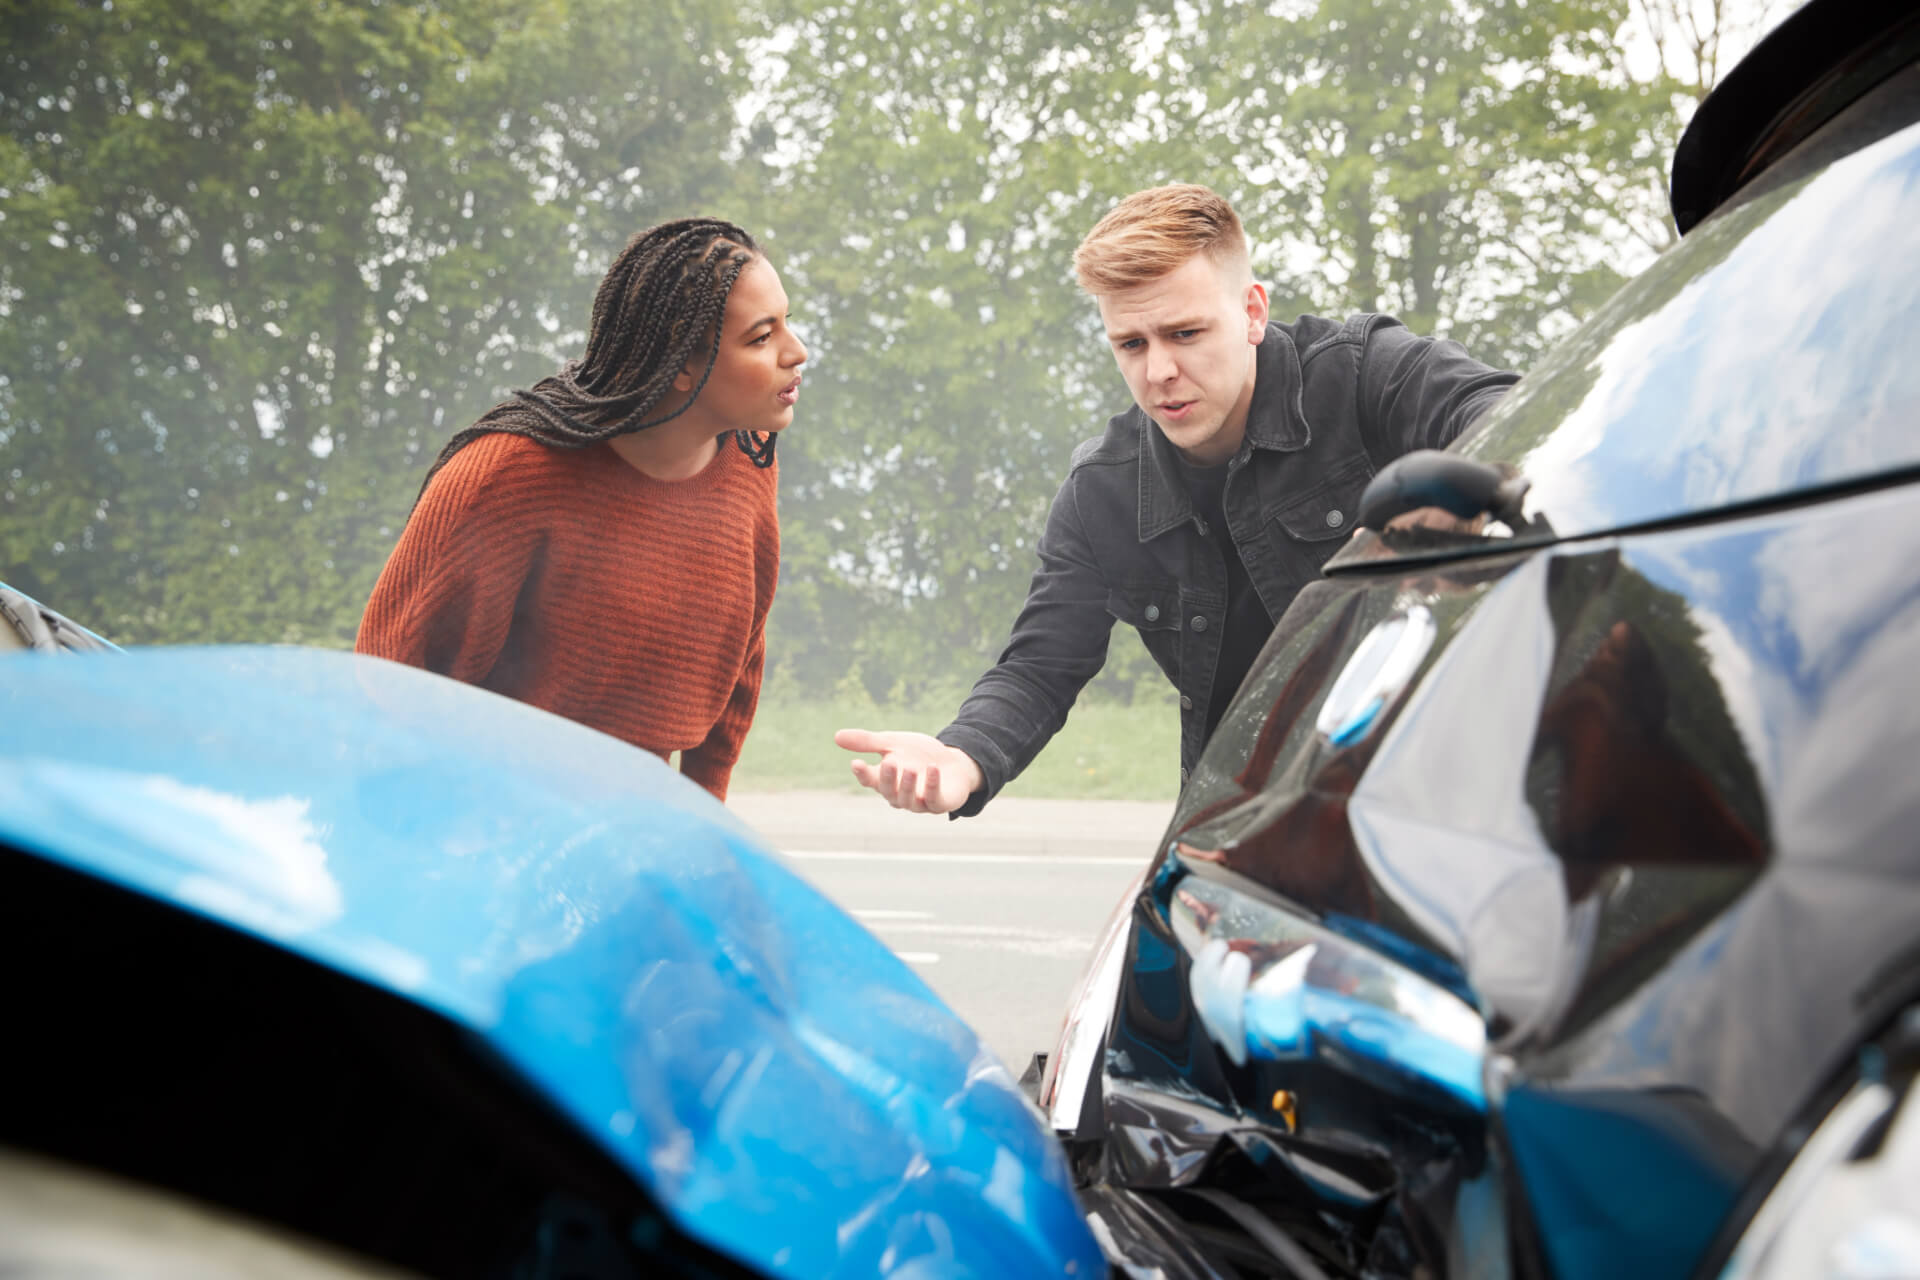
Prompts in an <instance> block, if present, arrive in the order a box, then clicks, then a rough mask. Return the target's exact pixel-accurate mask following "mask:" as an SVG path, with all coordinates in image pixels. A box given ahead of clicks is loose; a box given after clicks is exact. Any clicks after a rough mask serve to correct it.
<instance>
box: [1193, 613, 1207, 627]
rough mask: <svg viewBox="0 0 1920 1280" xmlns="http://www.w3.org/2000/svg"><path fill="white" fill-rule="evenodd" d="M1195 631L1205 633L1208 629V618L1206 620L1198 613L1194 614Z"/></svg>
mask: <svg viewBox="0 0 1920 1280" xmlns="http://www.w3.org/2000/svg"><path fill="white" fill-rule="evenodd" d="M1193 629H1194V630H1195V631H1205V630H1206V629H1207V620H1206V618H1204V617H1202V616H1201V615H1200V614H1197V613H1196V614H1194V615H1193Z"/></svg>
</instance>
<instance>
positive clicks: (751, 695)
mask: <svg viewBox="0 0 1920 1280" xmlns="http://www.w3.org/2000/svg"><path fill="white" fill-rule="evenodd" d="M765 623H766V620H765V617H764V615H763V616H762V619H761V625H760V627H759V628H758V629H756V631H755V633H754V637H753V643H752V644H751V645H750V646H749V647H748V649H747V657H746V661H744V662H742V663H741V664H740V677H739V679H738V680H736V681H734V685H733V693H732V694H731V695H730V696H729V697H728V698H727V706H726V710H724V711H722V712H721V713H720V719H719V720H717V721H715V722H714V726H713V728H712V729H711V730H710V731H709V732H708V733H707V736H706V740H705V741H703V742H702V743H701V744H700V745H699V746H697V747H694V748H693V749H692V750H690V751H683V752H681V753H680V772H681V773H684V774H685V775H686V776H687V777H689V778H691V779H692V780H693V781H695V782H697V783H699V784H700V785H701V786H703V787H705V788H706V789H707V790H709V791H711V792H713V794H714V798H715V799H717V800H725V799H726V798H727V783H728V781H729V780H731V779H732V777H733V766H734V765H735V764H736V763H738V762H739V759H740V749H741V747H743V746H744V745H746V741H747V729H748V727H749V726H750V725H752V724H753V712H754V708H755V707H757V706H759V704H760V675H761V672H762V670H763V668H764V667H765V666H766V660H767V631H766V625H765Z"/></svg>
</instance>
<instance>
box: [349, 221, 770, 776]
mask: <svg viewBox="0 0 1920 1280" xmlns="http://www.w3.org/2000/svg"><path fill="white" fill-rule="evenodd" d="M806 358H807V349H806V347H805V346H804V345H802V344H801V342H800V339H799V337H798V336H796V335H795V334H794V332H793V330H792V329H791V328H789V327H788V324H787V296H786V292H785V290H783V289H782V288H781V285H780V277H779V275H778V274H777V273H776V272H775V271H774V269H773V266H772V264H770V263H769V262H768V261H767V259H766V257H765V256H764V255H763V254H762V253H761V252H760V250H759V248H758V246H756V245H755V244H754V242H753V239H752V238H751V237H750V236H748V235H747V233H746V232H745V231H743V230H741V229H740V228H739V227H737V226H734V225H733V224H732V223H728V222H722V221H720V220H718V219H715V218H688V219H683V220H680V221H677V222H666V223H662V224H661V225H659V226H657V227H651V228H649V229H648V230H646V231H642V232H640V233H639V234H638V235H636V236H634V237H633V239H632V240H630V241H629V242H628V243H627V247H626V248H625V250H623V251H622V252H621V254H620V256H619V257H618V258H617V259H616V260H615V261H614V264H613V266H612V267H611V268H610V269H609V270H608V272H607V274H606V278H605V279H603V280H602V281H601V282H600V288H599V292H598V294H597V296H596V297H595V299H594V304H593V318H592V323H591V326H590V328H589V330H588V334H587V349H586V353H585V354H584V355H583V356H582V357H581V358H580V359H579V360H577V361H574V362H571V363H569V364H568V365H567V366H566V367H565V368H564V369H562V370H561V371H560V372H558V373H556V374H554V375H553V376H551V377H549V378H546V379H543V380H542V381H541V382H539V383H538V384H536V385H535V386H534V387H533V388H531V389H530V390H525V391H515V392H514V394H513V398H511V399H509V400H507V401H505V402H503V403H501V404H498V405H495V406H494V407H493V408H492V409H489V410H488V411H487V412H486V413H485V414H483V415H482V416H481V418H480V420H479V421H478V422H476V423H474V425H473V426H471V427H468V428H467V429H466V430H464V431H461V432H459V433H457V434H456V435H455V436H454V437H453V439H452V440H450V441H448V443H447V447H446V448H445V449H443V450H441V452H440V456H439V457H438V458H436V459H435V460H434V464H433V466H432V468H431V469H430V470H429V471H428V472H427V478H426V481H425V483H423V484H422V486H421V489H420V494H419V497H418V498H417V499H416V500H415V504H414V509H413V514H412V515H411V516H410V517H409V518H408V520H407V527H406V528H405V529H404V530H403V531H402V532H401V535H400V541H399V544H398V545H397V546H395V547H394V550H393V554H392V556H391V557H390V558H389V559H388V561H387V565H386V568H385V569H384V570H382V572H381V574H380V580H379V582H378V583H377V584H376V585H375V587H374V589H373V597H372V599H370V600H369V601H368V602H367V610H366V614H365V616H364V617H363V618H362V619H361V622H360V635H359V639H358V641H357V642H356V644H355V646H354V647H355V648H356V649H357V650H358V651H359V652H361V653H368V654H374V655H376V656H379V657H384V658H391V659H393V660H395V661H397V662H405V663H409V664H411V665H413V666H417V667H424V668H426V669H427V670H429V671H436V672H439V673H440V674H442V675H448V676H452V677H453V678H454V679H456V680H464V681H466V682H468V683H470V684H477V685H479V686H481V687H482V688H486V689H491V690H493V691H495V692H497V693H504V694H506V695H507V696H509V697H513V698H518V699H520V700H521V701H523V702H529V703H532V704H533V705H534V706H537V707H541V708H544V709H545V710H548V711H552V712H554V713H555V714H557V715H563V716H566V717H568V718H569V719H572V720H577V721H579V722H580V723H582V724H585V725H588V726H590V727H592V728H595V729H599V730H601V731H603V732H605V733H610V734H612V735H614V736H615V737H617V738H621V739H624V740H625V741H627V742H630V743H632V744H634V745H635V746H638V747H642V748H645V749H646V750H649V751H652V752H654V753H656V754H658V755H659V756H661V757H662V758H666V757H669V756H671V755H672V753H674V752H676V751H677V752H679V753H680V768H681V771H682V772H683V773H685V774H686V775H687V776H688V777H690V778H691V779H693V780H694V781H695V782H698V783H699V784H700V785H701V786H703V787H705V788H707V790H709V791H711V792H712V793H713V794H714V795H715V796H717V797H719V798H720V799H722V800H724V799H725V798H726V793H727V779H728V777H729V776H730V775H731V774H732V771H733V765H734V762H735V761H736V760H737V759H738V758H739V755H740V746H741V743H742V742H743V741H744V740H745V737H746V732H747V726H748V725H749V724H750V723H751V722H752V719H753V711H754V707H755V705H756V703H757V702H758V700H759V693H760V674H761V669H762V665H763V659H764V655H765V645H764V634H765V626H766V618H767V609H768V607H769V606H770V605H771V604H772V603H773V590H774V583H775V580H776V578H777V577H778V574H779V567H780V527H779V523H778V519H777V516H776V513H775V507H774V497H775V489H776V486H777V483H778V476H779V471H778V468H777V467H776V466H775V465H774V442H775V440H776V439H777V438H778V432H779V431H780V430H781V429H782V428H784V427H785V426H786V425H787V424H788V423H789V422H791V421H792V420H793V407H794V403H795V401H796V400H797V399H798V397H799V393H800V366H801V365H802V363H804V362H805V360H806Z"/></svg>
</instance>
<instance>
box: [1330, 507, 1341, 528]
mask: <svg viewBox="0 0 1920 1280" xmlns="http://www.w3.org/2000/svg"><path fill="white" fill-rule="evenodd" d="M1345 519H1346V516H1344V515H1342V514H1341V512H1340V508H1338V507H1335V508H1334V509H1333V510H1331V511H1329V512H1327V528H1329V529H1338V528H1339V527H1340V522H1341V521H1342V520H1345Z"/></svg>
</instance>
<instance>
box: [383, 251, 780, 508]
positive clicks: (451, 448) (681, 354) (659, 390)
mask: <svg viewBox="0 0 1920 1280" xmlns="http://www.w3.org/2000/svg"><path fill="white" fill-rule="evenodd" d="M759 252H760V247H759V246H758V245H756V244H755V243H754V242H753V237H752V236H750V235H748V234H747V233H746V232H745V231H743V230H742V229H741V228H739V227H737V226H735V225H734V224H733V223H731V222H724V221H722V220H721V219H719V218H682V219H679V220H678V221H675V222H663V223H661V224H660V225H659V226H656V227H649V228H647V229H646V230H645V231H642V232H640V233H639V234H637V235H635V236H634V237H633V239H631V240H629V241H627V247H626V248H625V249H623V250H621V252H620V256H619V257H618V258H616V259H614V263H613V266H612V267H610V268H608V270H607V274H606V277H605V279H603V280H601V282H600V289H599V292H598V293H597V294H596V295H595V296H594V300H593V321H592V324H591V326H590V327H589V328H588V331H587V350H586V354H585V355H584V356H582V357H581V358H580V359H579V360H575V361H570V362H569V363H568V364H567V365H566V367H565V368H563V369H561V370H560V372H558V373H556V374H554V375H552V376H551V377H547V378H543V379H541V380H540V381H539V382H538V383H536V384H535V385H534V386H533V387H532V389H530V390H524V391H522V390H515V391H514V393H513V398H512V399H510V400H504V401H502V402H501V403H499V404H497V405H495V406H493V408H491V409H489V410H487V411H486V412H485V413H484V414H482V415H480V418H479V420H478V421H477V422H475V423H474V424H473V425H472V426H471V427H468V428H466V429H465V430H464V431H459V432H456V433H455V434H454V436H453V438H452V439H451V440H449V441H447V445H446V448H444V449H442V450H441V451H440V456H439V457H437V458H435V459H434V461H433V466H432V467H430V468H429V469H428V470H427V478H426V480H424V481H422V482H421V484H420V493H421V494H425V493H426V491H427V485H428V484H429V483H431V482H432V480H433V477H434V475H435V474H436V473H437V472H438V471H439V470H440V468H441V467H444V466H445V465H446V464H447V460H448V459H449V458H451V457H453V455H454V454H456V453H458V452H459V451H460V450H461V449H463V448H465V447H466V446H467V445H469V444H471V443H473V442H474V441H475V440H477V439H479V438H480V437H481V436H484V435H488V434H490V433H493V432H496V431H500V432H506V433H508V434H510V435H517V436H527V437H529V438H531V439H534V440H538V441H540V442H541V443H542V444H547V445H552V446H554V447H555V448H560V449H584V448H586V447H587V446H588V445H592V444H598V443H599V442H601V441H602V440H611V439H612V438H613V437H615V436H620V435H626V434H628V433H629V432H634V431H645V430H646V429H647V428H648V427H657V426H659V425H660V424H661V423H663V422H667V421H670V420H671V419H673V418H676V417H678V416H679V415H681V414H683V413H685V412H686V411H687V410H688V409H689V408H691V407H692V406H693V402H694V400H696V399H698V398H699V396H700V391H701V389H702V388H703V387H705V386H706V385H707V379H708V378H709V377H711V376H712V374H713V366H714V361H715V360H717V359H718V358H719V355H720V322H721V319H722V318H723V317H724V316H725V314H726V310H727V298H728V296H729V295H730V294H731V293H732V292H733V284H734V281H736V280H738V279H739V278H740V273H741V272H742V271H743V270H745V269H746V267H747V266H748V265H749V264H750V263H752V262H753V260H754V258H756V257H757V256H758V255H759ZM702 345H704V346H705V347H706V357H707V359H706V367H705V369H703V370H702V371H701V374H700V380H699V381H698V382H697V383H695V384H694V388H693V394H692V395H691V396H689V397H688V399H687V403H686V404H684V405H681V406H680V407H679V408H678V409H675V410H673V411H672V412H671V413H667V414H663V415H662V416H660V417H658V418H654V419H652V420H651V421H649V420H647V415H648V414H649V413H650V412H652V411H653V410H654V409H655V408H656V407H657V406H658V405H659V404H660V402H661V401H662V400H663V399H665V398H666V395H667V393H668V391H670V390H671V389H672V388H673V380H674V378H675V377H676V376H677V375H678V374H679V373H680V371H681V370H682V369H685V368H686V367H687V366H688V365H689V364H690V363H692V361H693V357H694V354H695V352H696V350H697V349H698V348H700V347H701V346H702ZM733 437H734V443H735V444H736V445H738V446H739V448H740V451H741V452H742V453H744V454H746V455H747V456H748V457H749V458H751V459H752V460H753V464H754V465H755V466H756V467H768V466H772V465H773V446H774V441H775V440H776V439H777V437H776V436H775V435H774V434H773V433H772V432H766V433H764V434H759V433H755V432H750V431H736V432H734V433H733ZM419 501H420V498H419V496H418V495H416V496H415V498H414V502H415V504H416V505H417V504H418V503H419Z"/></svg>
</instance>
